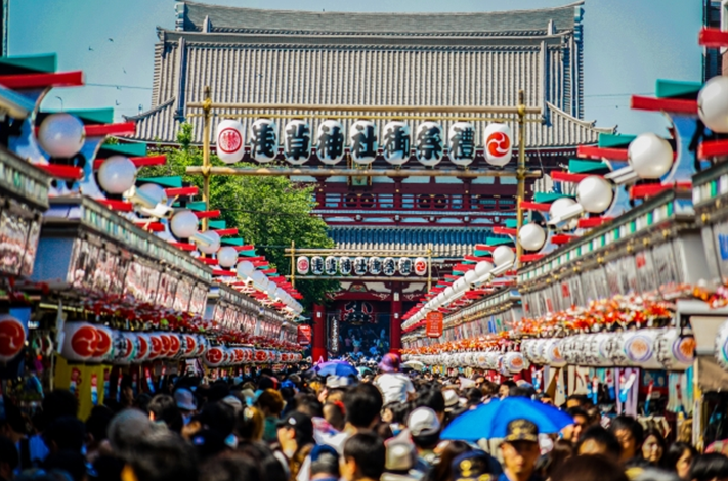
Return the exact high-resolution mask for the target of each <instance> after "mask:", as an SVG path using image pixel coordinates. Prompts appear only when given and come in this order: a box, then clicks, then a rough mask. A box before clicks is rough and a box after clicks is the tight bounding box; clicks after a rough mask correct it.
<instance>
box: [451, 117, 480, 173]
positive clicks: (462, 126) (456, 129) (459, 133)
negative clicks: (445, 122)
mask: <svg viewBox="0 0 728 481" xmlns="http://www.w3.org/2000/svg"><path fill="white" fill-rule="evenodd" d="M447 138H448V143H449V144H450V162H452V163H453V164H455V165H459V166H461V167H467V166H469V165H470V164H472V163H473V160H475V127H473V124H471V123H470V122H455V123H454V124H452V125H451V126H450V129H449V130H448V135H447Z"/></svg>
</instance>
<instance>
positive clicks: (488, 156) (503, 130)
mask: <svg viewBox="0 0 728 481" xmlns="http://www.w3.org/2000/svg"><path fill="white" fill-rule="evenodd" d="M483 139H484V142H483V144H484V146H485V161H486V162H487V163H488V164H490V165H493V166H496V167H503V166H505V165H507V164H508V162H510V161H511V157H513V141H512V140H511V139H512V137H511V128H510V127H509V126H508V125H506V124H489V125H488V126H487V127H486V128H485V132H484V133H483Z"/></svg>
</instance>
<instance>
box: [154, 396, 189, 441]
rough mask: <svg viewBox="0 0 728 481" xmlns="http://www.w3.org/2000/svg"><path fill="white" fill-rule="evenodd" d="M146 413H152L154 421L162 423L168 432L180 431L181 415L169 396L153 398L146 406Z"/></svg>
mask: <svg viewBox="0 0 728 481" xmlns="http://www.w3.org/2000/svg"><path fill="white" fill-rule="evenodd" d="M147 412H150V413H154V420H155V421H156V422H159V421H163V422H164V423H165V424H166V425H167V427H168V428H169V429H170V431H174V432H176V433H178V432H180V431H181V430H182V424H183V421H182V413H181V412H180V410H179V408H178V407H177V403H176V402H175V400H174V398H173V397H172V396H170V395H169V394H157V395H156V396H154V397H153V398H152V400H151V401H149V404H147Z"/></svg>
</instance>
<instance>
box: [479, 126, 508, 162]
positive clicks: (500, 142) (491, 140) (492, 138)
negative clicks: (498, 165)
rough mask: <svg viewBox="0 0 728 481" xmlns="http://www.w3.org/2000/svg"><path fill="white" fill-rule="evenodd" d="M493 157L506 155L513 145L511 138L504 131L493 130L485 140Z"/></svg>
mask: <svg viewBox="0 0 728 481" xmlns="http://www.w3.org/2000/svg"><path fill="white" fill-rule="evenodd" d="M485 145H486V147H487V148H488V154H490V155H491V157H505V156H506V155H507V154H508V149H509V148H510V147H511V139H510V137H508V136H507V135H506V134H505V133H504V132H493V133H492V134H490V135H489V136H488V138H487V139H486V141H485Z"/></svg>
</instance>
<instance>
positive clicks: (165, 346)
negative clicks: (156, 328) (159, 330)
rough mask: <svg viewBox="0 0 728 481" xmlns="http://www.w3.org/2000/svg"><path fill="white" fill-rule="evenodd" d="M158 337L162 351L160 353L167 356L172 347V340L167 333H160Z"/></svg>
mask: <svg viewBox="0 0 728 481" xmlns="http://www.w3.org/2000/svg"><path fill="white" fill-rule="evenodd" d="M159 337H160V339H161V340H162V352H161V353H160V354H162V355H163V356H169V355H170V354H169V351H170V350H171V349H172V340H171V339H170V338H169V336H168V335H167V334H162V335H160V336H159Z"/></svg>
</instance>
